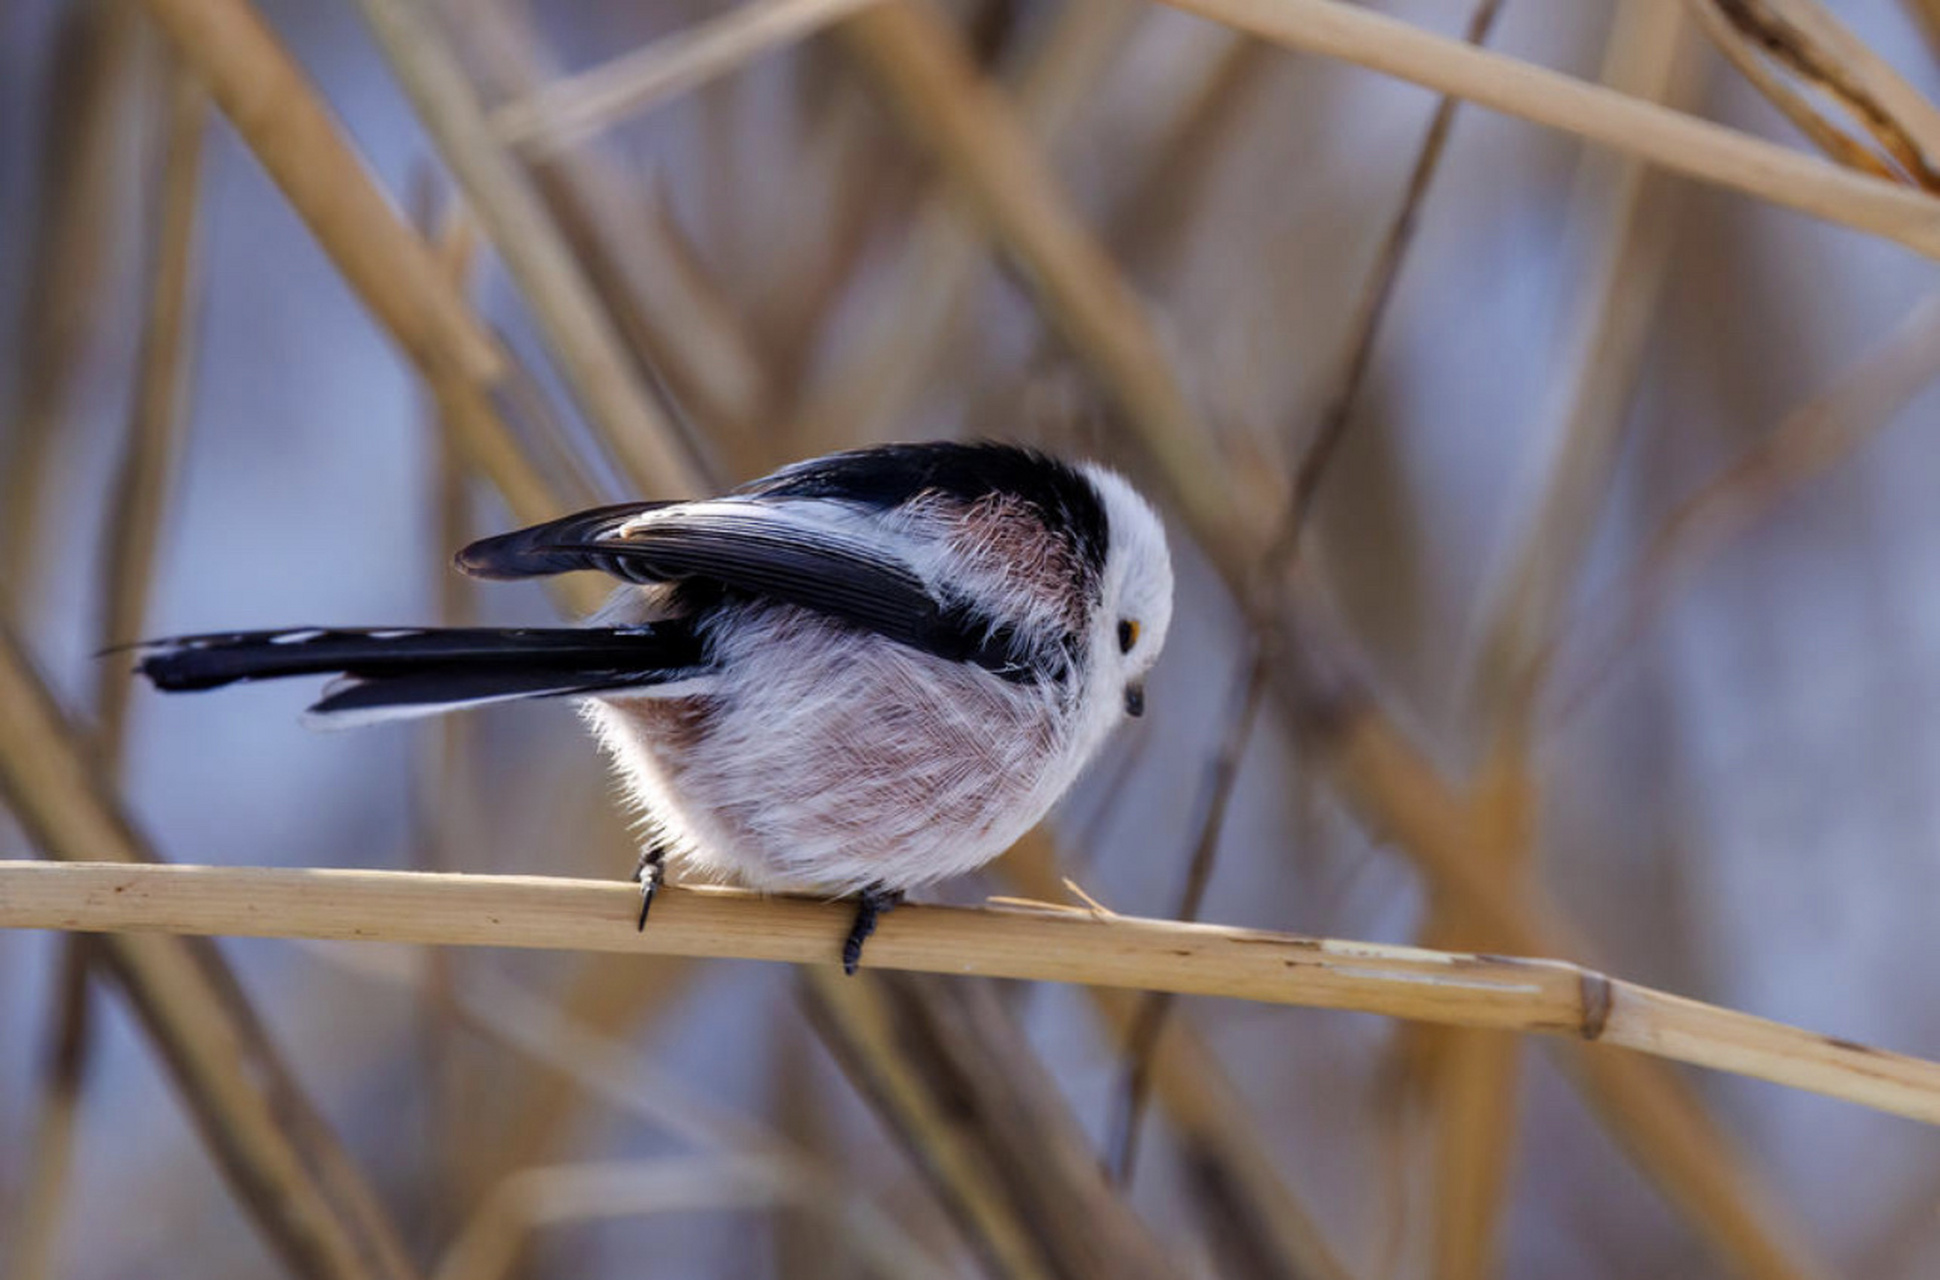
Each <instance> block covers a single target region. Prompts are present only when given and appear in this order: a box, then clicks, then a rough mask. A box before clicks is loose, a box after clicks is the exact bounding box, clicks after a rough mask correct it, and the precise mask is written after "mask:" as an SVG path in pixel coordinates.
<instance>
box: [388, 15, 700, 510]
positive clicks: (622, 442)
mask: <svg viewBox="0 0 1940 1280" xmlns="http://www.w3.org/2000/svg"><path fill="white" fill-rule="evenodd" d="M359 8H361V9H362V11H363V14H364V18H365V21H366V22H367V23H368V24H369V25H370V28H371V30H372V31H373V32H374V33H375V34H376V36H377V42H378V44H379V46H380V47H382V48H383V50H384V52H385V54H386V55H387V56H388V57H389V59H390V63H391V67H392V69H393V70H394V71H395V72H396V73H397V76H398V79H399V80H400V81H401V82H402V83H403V85H404V88H405V90H406V92H407V93H409V94H410V96H411V100H412V102H413V104H414V105H415V106H416V108H417V115H418V119H419V120H420V121H421V122H422V123H423V124H424V126H425V128H426V130H427V131H428V132H429V133H430V135H431V137H432V138H433V139H434V140H435V141H436V143H437V145H438V149H439V151H440V153H441V154H442V155H443V156H444V159H445V161H446V163H448V164H449V165H450V166H451V169H452V172H453V174H455V175H456V176H457V178H458V181H459V182H460V184H462V185H463V187H464V188H465V192H466V195H467V196H468V197H469V199H470V201H471V205H472V208H473V210H474V211H475V212H476V213H477V215H478V217H479V220H480V222H481V223H482V224H483V225H484V227H485V231H486V234H487V235H489V236H490V237H491V239H492V243H493V245H494V246H495V247H496V248H497V250H498V253H499V257H500V258H501V259H502V260H503V261H504V262H505V265H506V267H507V269H508V270H509V271H510V272H511V274H512V277H513V279H514V280H516V281H517V282H518V285H519V288H520V290H521V292H523V294H524V295H525V299H526V302H527V304H528V305H529V306H530V308H531V311H532V314H533V317H534V319H535V320H536V321H537V322H538V325H539V329H540V332H541V333H542V334H544V336H545V339H546V344H547V347H548V348H549V349H550V351H551V353H552V359H553V361H554V363H555V364H556V365H557V366H558V369H559V372H560V375H561V377H562V379H563V380H564V381H565V383H566V385H567V387H568V388H569V389H570V390H571V391H572V393H573V395H574V396H575V398H576V399H577V400H578V401H579V404H580V406H581V407H582V408H583V409H584V410H585V412H586V416H587V418H588V420H589V421H590V422H591V423H592V424H593V425H594V427H595V428H596V429H597V430H599V431H600V432H601V433H602V434H603V435H604V436H605V437H606V439H607V441H608V442H609V443H610V444H611V445H612V446H613V447H614V449H615V451H616V456H617V458H618V459H619V461H620V463H621V465H622V466H623V467H624V468H625V470H626V473H627V479H628V482H629V484H630V485H631V486H632V487H633V489H634V490H635V492H636V493H637V494H639V495H640V496H644V497H666V496H669V495H671V494H676V493H686V492H691V491H692V490H694V489H696V488H697V487H699V485H700V475H699V472H698V471H697V470H696V468H695V466H694V463H693V460H692V458H691V456H690V455H689V453H688V452H687V450H686V449H685V447H684V446H683V445H682V443H681V442H680V440H679V438H678V433H677V432H676V430H675V428H674V426H673V424H672V423H671V422H669V421H668V419H667V417H666V415H665V414H664V413H663V412H662V411H661V409H660V407H659V405H658V404H657V403H656V402H655V401H654V399H653V395H652V393H651V392H650V391H649V390H648V388H647V386H646V384H645V382H644V381H643V380H642V379H641V377H640V375H639V372H638V370H637V369H636V368H635V367H634V365H633V363H632V361H631V359H630V358H629V356H628V354H627V352H626V349H625V348H624V346H623V345H622V344H621V342H620V338H619V335H618V334H617V333H616V332H615V330H614V328H613V325H612V322H611V320H610V319H609V317H608V316H607V314H606V312H605V310H604V309H603V308H602V307H601V306H600V303H599V299H598V298H597V296H596V295H595V294H594V291H593V287H592V284H591V283H590V282H589V281H588V279H587V277H586V274H585V271H584V268H583V267H582V265H581V263H580V261H579V260H578V259H577V258H575V257H574V256H573V252H572V249H571V246H570V245H569V244H568V243H567V241H566V238H565V236H564V235H563V234H562V233H561V231H560V228H559V224H558V223H557V222H556V221H555V220H554V219H553V218H552V216H551V214H550V213H549V212H548V211H547V209H546V207H545V204H544V203H543V202H542V201H541V200H540V198H539V195H538V193H537V192H536V191H535V190H534V189H533V187H532V184H531V182H530V181H529V180H528V179H527V177H526V175H525V173H524V172H523V170H522V169H521V168H520V166H519V163H518V161H517V160H516V159H514V158H513V156H512V155H511V154H510V153H509V152H508V151H507V150H506V149H505V147H504V146H503V145H502V144H501V143H500V142H499V141H498V139H497V138H496V137H494V136H493V134H492V130H491V127H490V126H489V125H488V124H487V123H486V119H485V108H484V105H483V104H482V103H481V102H479V100H478V98H477V95H476V94H475V93H474V92H473V90H472V87H471V85H470V84H469V83H468V82H467V81H466V79H465V76H464V73H463V71H462V70H461V69H460V68H459V65H458V60H457V58H456V56H455V55H454V54H453V53H452V50H451V47H450V45H449V43H448V42H447V41H446V39H445V37H444V34H443V32H442V31H441V30H440V29H439V27H438V26H437V24H436V23H434V22H433V21H432V20H431V19H430V17H429V15H428V14H426V13H425V12H424V11H423V10H422V9H421V8H420V7H419V5H418V4H417V3H416V0H359Z"/></svg>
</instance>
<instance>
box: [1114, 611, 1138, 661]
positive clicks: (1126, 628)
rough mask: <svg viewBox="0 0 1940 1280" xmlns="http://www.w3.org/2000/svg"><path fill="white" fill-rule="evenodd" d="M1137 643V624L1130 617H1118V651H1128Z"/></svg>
mask: <svg viewBox="0 0 1940 1280" xmlns="http://www.w3.org/2000/svg"><path fill="white" fill-rule="evenodd" d="M1137 643H1138V624H1137V623H1136V622H1133V621H1132V620H1131V619H1130V618H1120V619H1119V620H1118V651H1119V652H1120V653H1130V652H1131V651H1132V646H1133V645H1135V644H1137Z"/></svg>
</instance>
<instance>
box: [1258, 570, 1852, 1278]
mask: <svg viewBox="0 0 1940 1280" xmlns="http://www.w3.org/2000/svg"><path fill="white" fill-rule="evenodd" d="M1296 585H1298V584H1296ZM1286 625H1287V626H1288V627H1289V629H1290V630H1289V634H1290V636H1293V637H1298V638H1299V640H1300V642H1301V643H1302V644H1304V645H1307V646H1309V647H1308V648H1307V649H1290V650H1288V652H1289V653H1292V654H1298V655H1300V656H1301V659H1302V662H1303V663H1310V662H1312V661H1313V660H1314V659H1315V658H1316V657H1318V656H1320V655H1322V654H1325V653H1335V654H1337V653H1338V652H1339V651H1340V646H1339V643H1338V641H1336V640H1333V639H1332V638H1331V634H1330V633H1328V632H1323V631H1321V630H1319V628H1320V627H1321V626H1322V625H1323V622H1322V618H1321V617H1320V615H1319V611H1318V610H1317V609H1316V608H1315V607H1314V606H1313V605H1311V604H1304V605H1303V604H1300V603H1299V602H1298V600H1296V611H1295V613H1294V614H1293V615H1292V617H1291V619H1290V620H1289V622H1288V623H1287V624H1286ZM1295 665H1296V664H1294V663H1291V662H1289V663H1283V664H1282V668H1284V669H1285V670H1284V671H1282V670H1280V669H1276V673H1275V674H1277V675H1279V676H1280V682H1279V684H1278V686H1277V687H1278V689H1279V691H1280V693H1281V696H1282V698H1283V700H1284V701H1285V702H1286V703H1287V705H1288V708H1289V711H1290V713H1291V714H1292V715H1293V716H1294V717H1295V721H1294V722H1295V723H1296V724H1297V725H1300V726H1301V727H1302V728H1303V729H1304V731H1305V732H1306V733H1307V735H1308V736H1309V738H1310V740H1311V741H1312V742H1313V744H1314V746H1315V747H1316V748H1317V749H1318V750H1319V751H1320V752H1322V753H1323V755H1324V758H1325V759H1327V761H1328V763H1329V765H1330V768H1331V771H1332V773H1333V775H1334V778H1335V781H1336V785H1337V786H1338V787H1339V788H1340V790H1341V793H1342V795H1343V796H1344V797H1345V798H1346V799H1347V801H1348V802H1349V804H1350V805H1352V806H1353V808H1354V809H1355V810H1356V811H1357V812H1358V813H1359V814H1360V816H1361V818H1362V820H1363V821H1364V822H1366V823H1367V824H1368V825H1369V826H1370V827H1371V828H1372V830H1373V831H1374V833H1375V834H1376V836H1377V837H1379V838H1384V839H1389V840H1393V841H1395V842H1396V843H1397V844H1399V845H1400V846H1401V847H1402V848H1403V849H1405V850H1406V851H1407V852H1408V853H1409V854H1410V855H1411V856H1412V857H1413V858H1414V859H1415V860H1416V861H1417V862H1418V863H1419V864H1420V866H1421V867H1422V869H1423V870H1424V871H1426V872H1427V873H1428V874H1429V876H1430V879H1431V887H1432V888H1433V889H1434V890H1435V891H1436V892H1438V893H1443V894H1448V895H1451V896H1454V897H1458V898H1459V899H1460V901H1461V904H1462V907H1463V909H1464V910H1465V911H1467V912H1468V913H1469V915H1470V916H1471V917H1472V918H1473V919H1474V921H1475V922H1476V923H1477V925H1478V927H1480V928H1485V929H1487V930H1489V931H1490V932H1491V934H1492V935H1494V936H1497V937H1500V938H1502V939H1504V940H1505V943H1506V948H1507V949H1508V950H1510V951H1513V952H1518V953H1521V954H1524V955H1543V954H1546V953H1547V954H1568V953H1571V952H1577V953H1580V952H1581V951H1582V946H1581V944H1580V942H1579V941H1577V938H1578V937H1579V934H1578V931H1577V930H1575V929H1574V928H1573V927H1572V926H1570V925H1569V924H1568V923H1567V921H1566V920H1565V918H1564V916H1563V915H1562V913H1561V912H1560V911H1559V910H1558V909H1557V907H1556V906H1555V904H1554V903H1553V902H1551V901H1550V900H1549V898H1548V896H1547V895H1546V894H1545V893H1544V892H1543V890H1542V889H1541V887H1540V886H1539V885H1536V884H1533V883H1532V884H1524V885H1521V886H1514V885H1511V886H1503V885H1501V884H1500V883H1499V882H1498V881H1497V880H1496V879H1495V878H1494V877H1492V876H1491V875H1490V874H1489V870H1488V867H1487V864H1486V861H1485V860H1483V859H1481V858H1479V857H1478V856H1477V852H1476V849H1475V847H1474V845H1473V844H1472V839H1473V835H1474V829H1473V825H1472V819H1473V809H1472V806H1470V805H1467V804H1465V803H1464V802H1463V801H1462V800H1461V799H1459V798H1458V797H1457V796H1456V795H1455V794H1454V793H1453V792H1452V791H1451V790H1450V789H1449V788H1448V786H1447V784H1446V783H1445V782H1444V781H1443V780H1442V778H1441V777H1440V775H1439V774H1438V773H1436V771H1435V769H1434V767H1433V766H1432V765H1431V764H1430V763H1429V762H1428V760H1427V758H1426V757H1425V756H1424V755H1423V754H1422V752H1421V751H1420V749H1419V748H1417V747H1416V746H1415V745H1414V743H1412V742H1411V741H1409V740H1408V738H1407V737H1406V736H1405V735H1404V734H1403V733H1401V731H1400V730H1399V729H1398V728H1397V727H1396V726H1395V724H1394V723H1393V722H1392V721H1391V720H1389V719H1387V718H1386V717H1384V716H1382V715H1381V714H1380V713H1379V711H1378V709H1377V708H1376V707H1375V706H1374V705H1373V704H1372V703H1371V702H1370V701H1369V700H1368V699H1369V695H1368V693H1367V692H1366V691H1365V689H1364V688H1357V687H1356V685H1355V684H1354V683H1353V682H1352V680H1351V678H1350V677H1349V676H1348V675H1347V674H1346V673H1345V672H1344V670H1341V669H1336V670H1330V671H1324V672H1320V673H1308V674H1306V675H1301V674H1300V673H1299V672H1298V671H1296V670H1294V669H1293V668H1294V667H1295ZM1317 699H1319V700H1317ZM1562 1056H1563V1057H1564V1058H1565V1059H1566V1062H1567V1063H1568V1064H1569V1065H1571V1066H1572V1067H1573V1068H1574V1070H1573V1071H1572V1079H1574V1080H1575V1081H1576V1082H1577V1083H1578V1084H1580V1085H1581V1086H1582V1088H1583V1090H1584V1097H1585V1100H1586V1101H1587V1102H1588V1103H1589V1104H1590V1107H1591V1110H1592V1112H1593V1113H1594V1114H1595V1115H1596V1116H1597V1118H1598V1119H1599V1121H1601V1122H1602V1123H1603V1124H1604V1126H1605V1127H1606V1128H1607V1129H1608V1130H1609V1131H1610V1133H1611V1135H1612V1136H1613V1137H1615V1138H1616V1139H1617V1140H1618V1142H1619V1144H1620V1145H1621V1146H1622V1147H1623V1149H1624V1150H1625V1151H1626V1152H1627V1153H1628V1154H1629V1155H1631V1157H1632V1158H1633V1159H1634V1160H1635V1161H1636V1163H1637V1164H1638V1165H1639V1167H1640V1168H1641V1169H1642V1170H1643V1171H1644V1172H1645V1173H1646V1174H1647V1175H1648V1176H1649V1177H1650V1178H1651V1179H1652V1180H1653V1181H1655V1182H1656V1183H1658V1184H1659V1186H1660V1187H1661V1188H1662V1190H1663V1192H1664V1195H1665V1197H1666V1198H1667V1199H1668V1200H1669V1201H1670V1203H1671V1204H1672V1205H1673V1206H1674V1207H1676V1208H1678V1209H1679V1210H1680V1211H1682V1212H1684V1213H1685V1214H1686V1215H1687V1216H1688V1217H1689V1218H1690V1220H1691V1222H1692V1224H1693V1226H1694V1227H1696V1229H1697V1230H1698V1231H1699V1233H1700V1234H1701V1235H1703V1236H1704V1238H1705V1239H1707V1240H1709V1241H1710V1242H1711V1244H1712V1245H1713V1247H1714V1248H1716V1249H1717V1250H1718V1251H1719V1253H1720V1254H1722V1255H1723V1256H1724V1257H1725V1258H1727V1259H1730V1260H1731V1262H1732V1263H1733V1265H1734V1266H1735V1267H1737V1268H1738V1269H1740V1270H1742V1271H1744V1272H1745V1273H1746V1274H1749V1275H1764V1276H1774V1277H1776V1276H1796V1277H1811V1276H1818V1275H1822V1274H1823V1268H1822V1267H1820V1266H1819V1265H1818V1264H1817V1263H1816V1262H1812V1261H1809V1259H1811V1256H1812V1251H1811V1250H1810V1249H1809V1248H1807V1247H1806V1245H1805V1243H1804V1241H1803V1240H1802V1239H1800V1238H1799V1237H1798V1233H1797V1230H1796V1228H1795V1227H1794V1225H1793V1223H1794V1219H1793V1218H1792V1217H1791V1216H1790V1215H1788V1214H1786V1213H1785V1212H1783V1211H1782V1210H1781V1209H1780V1208H1779V1207H1778V1206H1777V1205H1776V1204H1775V1203H1774V1202H1773V1200H1772V1198H1771V1194H1770V1192H1769V1190H1768V1189H1767V1188H1766V1187H1764V1186H1763V1185H1762V1183H1760V1182H1759V1180H1758V1179H1756V1178H1755V1177H1753V1176H1751V1174H1750V1172H1749V1170H1748V1168H1746V1167H1745V1166H1744V1165H1743V1163H1742V1160H1741V1158H1740V1157H1739V1155H1738V1152H1737V1149H1736V1147H1735V1145H1734V1144H1733V1143H1732V1142H1731V1141H1730V1140H1729V1139H1728V1138H1727V1137H1726V1136H1725V1135H1724V1133H1723V1132H1722V1131H1721V1130H1720V1129H1719V1128H1718V1126H1717V1124H1716V1123H1715V1122H1714V1121H1713V1120H1712V1119H1711V1118H1710V1116H1709V1115H1708V1114H1707V1113H1706V1112H1705V1110H1704V1108H1703V1107H1702V1106H1701V1105H1700V1104H1699V1102H1698V1100H1697V1098H1696V1096H1695V1094H1694V1093H1693V1092H1692V1091H1691V1089H1690V1088H1689V1086H1688V1084H1687V1082H1686V1081H1684V1080H1683V1079H1681V1078H1680V1077H1678V1076H1676V1075H1673V1074H1671V1073H1669V1072H1667V1071H1664V1070H1663V1069H1661V1067H1659V1066H1658V1065H1657V1064H1654V1063H1650V1062H1647V1061H1644V1060H1642V1059H1638V1058H1633V1057H1626V1056H1624V1055H1620V1054H1617V1055H1611V1054H1590V1053H1585V1052H1581V1051H1573V1050H1572V1049H1569V1048H1565V1049H1564V1050H1563V1054H1562Z"/></svg>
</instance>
